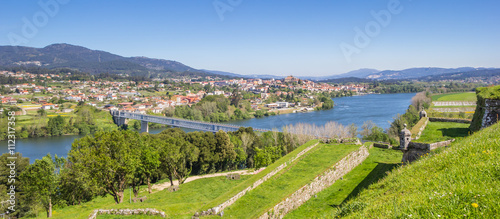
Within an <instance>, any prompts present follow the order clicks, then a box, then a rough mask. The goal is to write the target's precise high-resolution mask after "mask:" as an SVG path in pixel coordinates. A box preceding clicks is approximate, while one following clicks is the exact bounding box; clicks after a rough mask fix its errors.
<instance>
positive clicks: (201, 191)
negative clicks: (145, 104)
mask: <svg viewBox="0 0 500 219" xmlns="http://www.w3.org/2000/svg"><path fill="white" fill-rule="evenodd" d="M249 178H250V177H249V176H246V175H242V176H241V180H227V179H226V177H225V176H222V177H213V178H204V179H198V180H195V181H192V182H188V183H185V184H182V185H181V186H180V190H179V191H177V192H168V191H167V190H163V191H159V192H156V193H153V194H148V193H147V191H145V190H146V188H145V187H144V189H143V190H142V192H141V193H140V194H139V196H140V197H141V196H147V200H146V201H145V202H142V203H129V194H130V191H129V190H128V189H127V190H126V191H125V198H124V201H123V203H121V204H118V205H117V204H115V202H114V201H113V198H112V197H111V196H107V197H104V198H102V197H99V198H96V199H94V200H92V201H90V202H88V203H83V204H82V205H77V206H68V207H65V208H62V209H55V212H54V218H72V219H73V218H87V217H88V216H89V215H90V213H91V212H92V211H93V210H95V209H124V208H129V209H132V208H156V209H157V210H160V211H164V212H165V213H166V214H167V215H168V217H169V218H191V216H193V214H194V213H195V212H196V210H197V209H198V208H199V206H201V205H203V204H205V203H207V202H208V201H210V200H213V199H215V198H216V197H218V196H220V195H222V194H223V193H224V192H225V191H226V190H227V189H230V188H232V187H234V186H236V185H238V184H240V183H241V181H244V180H248V179H249ZM41 215H43V214H41ZM122 217H123V216H119V217H117V216H112V215H107V216H104V215H103V216H99V217H98V218H122ZM130 218H132V217H130ZM134 218H135V216H134ZM144 218H146V216H144ZM147 218H151V217H149V216H148V217H147Z"/></svg>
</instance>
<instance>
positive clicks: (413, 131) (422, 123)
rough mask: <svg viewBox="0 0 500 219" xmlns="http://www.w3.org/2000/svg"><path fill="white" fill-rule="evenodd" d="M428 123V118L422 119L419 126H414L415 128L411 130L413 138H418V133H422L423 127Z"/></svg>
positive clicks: (418, 123)
mask: <svg viewBox="0 0 500 219" xmlns="http://www.w3.org/2000/svg"><path fill="white" fill-rule="evenodd" d="M426 121H427V122H428V121H429V118H428V117H422V118H421V119H420V120H419V121H418V122H417V124H415V125H414V126H413V128H411V137H412V138H414V137H415V136H417V134H418V132H419V131H420V128H422V126H423V125H424V124H425V122H426Z"/></svg>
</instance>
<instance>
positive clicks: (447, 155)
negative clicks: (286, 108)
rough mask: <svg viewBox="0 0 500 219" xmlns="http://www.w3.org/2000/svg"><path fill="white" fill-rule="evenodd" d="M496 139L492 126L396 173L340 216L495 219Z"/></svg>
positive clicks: (499, 204)
mask: <svg viewBox="0 0 500 219" xmlns="http://www.w3.org/2000/svg"><path fill="white" fill-rule="evenodd" d="M499 136H500V125H499V124H496V125H493V126H491V127H489V128H486V129H484V130H482V131H480V132H478V133H475V134H474V135H472V136H470V137H468V138H465V139H463V140H462V141H459V142H456V143H454V144H452V146H451V147H450V148H446V149H444V150H442V152H441V153H436V154H432V153H431V155H429V156H426V157H423V158H422V159H420V160H418V161H416V162H414V163H413V164H411V165H407V166H404V167H401V168H397V169H395V170H394V171H392V172H391V173H389V175H388V176H387V177H385V178H384V179H382V180H381V181H380V182H379V183H376V184H373V185H371V186H369V187H368V189H367V190H364V191H362V192H361V193H360V194H359V196H358V197H356V198H355V199H352V200H351V201H349V202H348V203H347V204H346V205H344V206H343V207H342V209H343V213H344V214H346V215H347V216H348V217H350V218H409V217H411V218H438V217H439V216H440V217H441V218H463V217H465V216H466V217H467V218H469V217H470V218H496V217H498V215H499V214H500V190H498V188H500V139H499ZM464 167H466V168H464ZM476 204H477V205H476ZM475 206H477V207H475ZM350 211H352V212H351V213H349V212H350ZM410 215H411V216H410ZM438 215H439V216H438Z"/></svg>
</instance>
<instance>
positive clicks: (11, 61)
mask: <svg viewBox="0 0 500 219" xmlns="http://www.w3.org/2000/svg"><path fill="white" fill-rule="evenodd" d="M0 65H2V66H15V65H37V66H42V67H46V68H71V69H77V70H80V71H83V72H89V73H93V74H98V73H105V72H109V73H115V74H130V75H156V76H158V75H160V76H161V75H165V74H169V75H172V73H179V74H178V75H182V74H181V73H183V72H188V74H189V75H205V74H206V73H205V72H203V71H200V70H196V69H194V68H191V67H189V66H187V65H184V64H182V63H180V62H176V61H170V60H164V59H152V58H147V57H123V56H119V55H115V54H112V53H109V52H105V51H100V50H91V49H88V48H85V47H81V46H75V45H70V44H53V45H49V46H47V47H44V48H32V47H22V46H0Z"/></svg>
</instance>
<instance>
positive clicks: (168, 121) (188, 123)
mask: <svg viewBox="0 0 500 219" xmlns="http://www.w3.org/2000/svg"><path fill="white" fill-rule="evenodd" d="M111 115H112V116H113V120H114V121H115V123H116V124H117V125H118V126H122V125H124V124H125V120H126V119H136V120H139V121H141V132H149V125H148V124H149V123H150V122H152V123H159V124H164V125H170V126H172V127H179V128H189V129H196V130H200V131H206V132H214V133H215V132H217V131H219V130H222V131H225V132H234V131H237V130H238V129H239V128H240V126H236V125H229V124H220V123H211V122H200V121H193V120H186V119H179V118H172V117H165V116H152V115H144V114H139V113H129V112H124V111H117V110H116V111H111ZM253 130H254V131H256V132H267V131H271V130H267V129H255V128H254V129H253Z"/></svg>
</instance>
